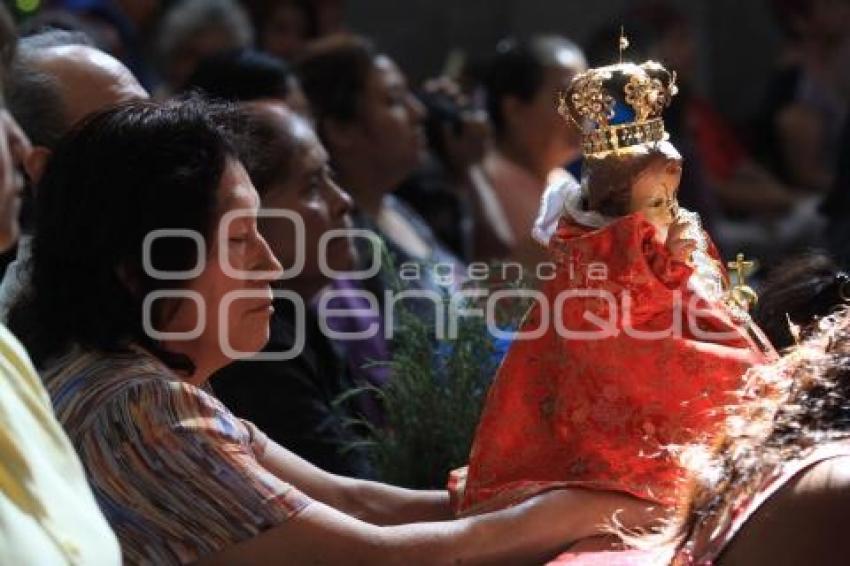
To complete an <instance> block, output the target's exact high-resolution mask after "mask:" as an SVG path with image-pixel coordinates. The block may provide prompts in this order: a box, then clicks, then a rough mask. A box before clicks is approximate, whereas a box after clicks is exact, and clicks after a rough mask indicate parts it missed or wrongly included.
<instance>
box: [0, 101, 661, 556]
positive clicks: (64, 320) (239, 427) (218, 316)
mask: <svg viewBox="0 0 850 566" xmlns="http://www.w3.org/2000/svg"><path fill="white" fill-rule="evenodd" d="M211 114H212V112H211V111H210V108H208V107H207V106H205V105H203V104H200V103H198V102H197V101H189V102H184V103H179V104H170V105H159V104H154V103H132V104H127V105H124V106H121V107H118V108H116V109H112V110H108V111H106V112H104V113H101V114H98V115H96V116H95V117H93V118H91V119H90V120H88V121H87V122H86V123H85V124H84V125H83V126H82V127H81V128H78V129H76V130H75V131H74V132H72V133H71V134H70V135H69V136H67V137H66V138H64V139H63V140H62V141H61V142H60V143H59V144H58V146H57V147H56V150H55V153H54V156H53V158H52V159H51V161H50V163H49V164H48V167H47V170H46V172H45V175H44V177H43V179H42V182H41V185H40V187H39V189H40V190H39V191H38V201H37V203H36V205H37V210H38V214H39V225H40V226H50V227H51V229H49V230H46V229H45V230H40V231H39V232H38V233H37V234H36V236H35V242H34V250H33V251H34V254H33V271H32V274H33V276H32V288H31V290H30V293H28V294H27V295H26V296H23V297H21V299H20V300H19V301H18V302H17V303H16V304H15V305H14V306H13V309H12V312H11V314H10V318H11V323H12V325H13V327H14V328H16V329H17V330H18V331H19V332H21V334H22V336H23V340H24V341H25V343H26V344H28V345H29V346H30V347H31V348H32V351H33V354H34V356H35V359H36V361H37V364H38V365H40V366H41V367H43V368H44V379H45V381H46V383H47V386H48V389H49V391H50V393H51V396H52V399H53V402H54V403H55V406H56V409H57V414H58V415H59V418H60V420H61V421H62V423H63V424H64V425H65V427H66V429H67V431H68V434H69V436H70V437H71V439H72V441H73V443H74V444H75V446H76V448H77V450H78V452H79V454H80V456H81V458H82V460H83V463H84V465H85V467H86V470H87V472H88V477H89V479H90V481H91V483H92V486H93V489H94V492H95V495H96V497H97V499H98V502H99V503H100V505H101V508H102V509H103V510H104V513H105V515H106V516H107V518H108V520H109V521H110V523H111V525H112V526H113V528H114V529H115V531H116V532H117V534H118V538H119V540H120V542H121V545H122V549H123V551H124V554H125V559H126V560H127V561H128V562H130V563H138V562H153V563H157V564H176V563H187V562H193V561H199V562H200V563H206V564H214V563H223V564H231V563H235V562H238V563H240V564H269V563H281V564H283V563H285V564H301V563H308V562H309V563H316V562H319V563H346V564H379V563H380V564H390V563H398V564H434V563H449V562H458V561H463V562H467V563H483V562H496V561H501V562H517V561H521V562H530V561H534V560H538V561H539V560H541V559H544V558H546V557H547V556H551V555H553V554H554V553H555V552H556V551H557V550H558V549H559V548H562V547H564V545H566V544H569V543H570V542H571V541H574V540H576V539H578V538H582V537H584V536H588V535H591V534H593V533H595V532H597V531H598V530H599V528H600V527H598V525H599V524H600V523H601V522H603V521H604V520H605V518H607V517H610V516H612V515H613V514H614V513H615V512H616V511H617V510H624V511H625V513H623V514H621V516H620V518H621V520H623V521H625V522H626V523H627V524H636V523H645V522H646V521H647V520H650V519H651V518H652V516H653V513H652V512H651V511H649V510H647V509H645V507H644V505H643V504H641V503H640V502H637V501H635V500H633V499H631V498H628V497H622V496H611V497H610V498H603V499H600V498H599V497H594V498H586V497H585V496H584V494H583V493H581V492H580V491H579V492H571V493H563V492H557V491H556V492H551V493H548V494H545V495H542V496H540V497H538V498H536V499H533V500H531V501H529V502H526V503H524V504H522V505H519V506H517V507H514V508H512V509H510V510H507V511H503V512H500V513H494V514H490V515H482V516H479V517H474V518H467V519H462V520H457V521H441V520H443V519H446V518H447V517H448V516H449V509H448V498H447V496H446V494H445V493H442V492H415V491H410V490H404V489H399V488H394V487H391V486H387V485H383V484H378V483H372V482H366V481H360V480H351V479H347V478H343V477H340V476H334V475H331V474H328V473H326V472H323V471H321V470H320V469H318V468H315V467H313V466H312V465H310V464H308V463H307V462H305V461H304V460H301V459H300V458H298V457H297V456H295V455H293V454H292V453H290V452H288V451H287V450H285V449H284V448H282V447H280V446H279V445H277V444H276V443H274V442H273V441H270V440H269V439H268V438H267V437H266V436H265V435H264V434H263V433H262V432H261V431H260V430H258V429H257V428H256V427H255V426H254V425H253V424H251V423H250V422H247V421H242V420H239V419H237V418H235V417H234V416H233V414H232V413H230V412H229V411H228V410H227V409H226V408H225V407H224V406H223V405H222V404H221V403H220V402H219V401H217V400H216V399H215V398H214V397H212V396H211V395H209V394H208V393H207V392H206V391H205V390H204V388H205V384H206V381H207V379H208V377H209V376H210V374H211V373H212V372H214V371H215V370H217V369H219V368H220V367H222V366H223V365H225V364H226V363H228V362H229V361H230V357H229V356H233V355H249V354H250V353H253V352H256V351H257V350H259V349H260V348H262V346H263V344H264V343H265V341H266V340H267V339H268V336H269V330H268V324H269V317H270V316H271V312H272V308H271V305H272V302H273V301H272V292H271V283H272V281H273V280H274V279H276V278H277V277H278V276H280V274H281V267H280V264H279V263H278V261H277V260H276V259H275V257H274V255H273V253H272V251H271V250H270V249H269V246H268V244H267V243H266V241H265V239H264V238H263V237H262V236H261V235H260V233H259V232H258V229H257V210H258V207H259V204H260V201H259V198H258V196H257V192H256V190H255V189H254V187H253V185H252V184H251V181H250V179H249V178H248V175H247V174H246V172H245V169H244V168H243V166H242V165H241V163H240V162H239V161H238V159H237V156H236V152H235V150H234V149H233V146H232V144H231V141H230V139H229V136H228V135H227V134H225V132H224V131H223V130H222V129H221V128H220V127H218V126H217V125H216V124H215V123H213V122H212V120H211V118H210V116H211ZM222 121H224V120H222ZM198 235H200V238H198V237H197V236H198ZM69 242H72V243H71V245H69ZM234 294H239V295H241V296H242V298H240V299H235V295H234ZM233 299H235V300H233ZM228 306H229V308H228ZM575 508H580V509H582V510H583V513H581V514H580V515H582V516H581V517H580V520H576V521H574V520H564V519H563V517H566V516H569V517H575V516H576V514H575V512H574V509H575ZM567 509H571V510H573V512H571V513H569V514H567V513H566V510H567ZM416 521H423V522H420V523H416V524H402V523H411V522H416ZM429 521H430V522H429ZM378 525H383V526H378ZM393 525H396V526H393Z"/></svg>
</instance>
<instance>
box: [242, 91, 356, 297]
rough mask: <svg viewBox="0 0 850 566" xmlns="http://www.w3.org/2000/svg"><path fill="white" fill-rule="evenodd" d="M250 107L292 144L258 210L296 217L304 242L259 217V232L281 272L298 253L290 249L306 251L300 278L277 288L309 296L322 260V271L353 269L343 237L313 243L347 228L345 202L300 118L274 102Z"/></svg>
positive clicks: (281, 224) (289, 227)
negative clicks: (281, 175) (283, 172)
mask: <svg viewBox="0 0 850 566" xmlns="http://www.w3.org/2000/svg"><path fill="white" fill-rule="evenodd" d="M255 107H257V109H258V111H259V112H261V113H262V115H263V118H264V119H267V120H274V121H276V123H277V124H278V126H279V127H280V128H286V129H287V130H288V131H286V132H282V133H285V135H286V136H287V137H288V138H291V139H294V142H295V144H296V150H295V153H294V156H293V157H292V158H291V160H290V163H289V164H288V170H289V174H288V175H287V177H286V179H284V180H282V181H279V182H277V183H275V184H273V185H272V186H270V187H268V188H267V189H266V191H264V194H263V197H262V206H263V209H264V210H276V209H283V210H288V211H291V212H294V213H296V214H297V215H298V216H299V217H300V218H301V220H302V221H303V222H304V241H303V242H299V241H298V240H297V237H296V234H295V229H294V226H293V224H292V222H291V221H290V220H287V219H285V218H271V217H269V218H262V219H261V220H260V232H261V233H262V234H263V236H265V238H266V240H267V241H268V242H269V245H270V246H271V248H272V250H273V251H274V254H275V256H277V258H278V259H279V260H280V262H281V263H282V264H283V266H284V269H286V268H287V267H288V266H291V265H293V263H294V261H295V253H296V251H299V250H296V246H297V245H303V246H306V249H304V250H300V251H302V252H303V253H304V267H303V269H302V270H301V272H300V274H298V275H297V276H296V277H294V278H292V279H287V280H285V281H284V283H283V284H284V286H286V287H291V288H293V289H295V290H297V291H299V292H301V293H303V294H305V295H307V296H308V297H309V296H311V295H312V294H314V293H315V292H317V291H318V290H319V289H320V288H321V287H322V286H323V285H324V284H326V283H327V277H326V276H325V275H324V274H322V272H321V270H320V268H319V265H320V263H319V261H320V258H321V257H322V256H324V260H325V262H326V264H327V266H328V267H329V268H330V269H333V270H335V271H347V270H350V269H351V268H352V267H353V265H354V247H353V245H352V240H351V237H350V236H349V235H348V234H344V235H343V236H341V237H337V238H334V239H332V240H330V241H329V242H328V244H327V246H323V247H322V248H319V247H318V243H319V239H320V238H321V236H322V235H323V234H325V233H327V232H328V231H329V230H345V229H349V228H351V218H350V216H349V213H350V212H351V206H352V204H351V197H349V196H348V193H346V192H345V191H344V190H342V189H341V188H340V187H339V186H338V185H337V184H336V182H334V180H333V176H332V173H331V169H330V165H329V163H328V154H327V152H326V151H325V148H324V147H322V144H321V143H320V142H319V139H318V138H317V137H316V134H315V133H314V132H313V129H312V128H311V127H310V125H309V124H308V123H307V122H306V121H305V120H304V119H302V118H300V117H298V116H295V115H293V114H292V112H290V111H289V110H287V108H286V107H285V106H284V105H283V104H280V103H276V102H260V103H256V104H255Z"/></svg>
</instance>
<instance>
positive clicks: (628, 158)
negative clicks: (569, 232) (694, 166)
mask: <svg viewBox="0 0 850 566" xmlns="http://www.w3.org/2000/svg"><path fill="white" fill-rule="evenodd" d="M681 163H682V159H681V158H679V157H673V156H671V155H669V154H667V153H665V152H664V151H662V150H661V148H659V147H658V146H655V145H653V146H652V147H650V149H649V151H648V152H646V153H619V154H616V153H610V154H608V155H606V156H604V157H586V158H585V161H584V169H583V171H582V185H583V186H584V187H585V189H586V194H585V203H584V204H585V208H587V209H588V210H594V211H596V212H599V213H601V214H604V215H605V216H625V215H626V214H628V213H629V207H630V205H631V198H632V185H633V184H634V182H635V181H636V180H637V178H638V177H639V176H640V174H641V173H643V172H644V171H646V170H647V169H649V168H650V167H654V166H659V167H663V166H669V165H672V164H675V165H678V166H681Z"/></svg>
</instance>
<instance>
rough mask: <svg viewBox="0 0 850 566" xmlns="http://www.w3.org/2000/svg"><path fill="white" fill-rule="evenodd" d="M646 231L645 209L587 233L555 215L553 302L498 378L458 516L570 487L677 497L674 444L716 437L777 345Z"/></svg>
mask: <svg viewBox="0 0 850 566" xmlns="http://www.w3.org/2000/svg"><path fill="white" fill-rule="evenodd" d="M654 235H655V229H654V228H653V226H652V225H651V224H649V223H648V222H647V221H646V220H645V219H644V218H643V217H642V216H641V215H640V214H633V215H629V216H625V217H622V218H619V219H617V220H616V221H614V222H613V223H611V224H609V225H608V226H606V227H604V228H601V229H596V230H592V229H588V228H586V227H583V226H580V225H578V224H576V223H574V222H571V221H570V220H568V219H566V218H562V219H561V221H560V224H559V227H558V230H557V232H556V233H555V235H554V236H553V238H552V240H551V242H550V249H551V253H552V257H553V260H554V261H555V263H556V265H557V270H556V273H555V276H554V278H553V279H552V280H550V281H548V282H546V283H545V285H544V286H543V288H542V289H541V290H542V292H543V294H544V295H545V297H546V299H547V301H546V302H548V305H543V304H542V302H537V303H536V304H535V305H534V306H533V307H532V308H531V309H530V311H529V312H528V314H527V315H526V318H525V320H524V321H523V323H522V325H521V327H520V330H521V331H523V332H526V331H533V330H535V329H538V328H541V327H542V328H544V331H542V333H541V334H540V335H539V336H538V337H535V338H530V339H529V338H525V339H517V340H516V341H515V342H514V343H513V344H512V346H511V348H510V350H509V352H508V354H507V356H506V357H505V360H504V361H503V363H502V365H501V367H500V369H499V371H498V373H497V375H496V378H495V381H494V383H493V385H492V387H491V390H490V392H489V394H488V399H487V402H486V405H485V408H484V411H483V415H482V418H481V421H480V423H479V426H478V429H477V432H476V437H475V440H474V443H473V447H472V451H471V455H470V459H469V466H468V469H467V468H464V469H461V470H457V471H455V472H453V474H452V477H451V478H450V481H449V489H450V491H451V492H452V496H453V501H454V502H455V504H456V510H457V511H458V513H460V514H470V513H478V512H483V511H489V510H493V509H498V508H502V507H506V506H510V505H512V504H515V503H518V502H519V501H522V500H524V499H527V498H528V497H530V496H532V495H534V494H536V493H539V492H542V491H545V490H548V489H552V488H556V487H567V486H576V487H587V488H594V489H604V490H617V491H623V492H626V493H630V494H633V495H635V496H637V497H641V498H645V499H649V500H654V501H658V502H661V503H672V502H673V501H674V500H675V498H676V493H677V490H678V489H680V488H681V487H683V486H682V485H681V484H682V479H683V471H682V469H681V468H680V466H679V465H678V463H677V461H676V458H675V450H674V448H673V447H675V446H679V445H683V444H685V443H691V442H694V441H698V440H699V441H704V442H711V439H712V437H713V436H714V435H715V434H716V432H717V430H718V427H719V424H720V422H721V419H722V418H723V416H724V407H726V406H727V405H730V404H733V403H734V401H735V392H736V390H737V389H738V387H739V384H740V378H741V376H742V374H743V373H744V372H745V371H746V370H747V368H748V367H750V366H751V365H753V364H756V363H761V362H764V361H767V360H768V359H769V358H771V357H772V356H775V353H774V352H773V351H772V349H770V348H769V346H768V350H769V351H768V352H764V351H763V348H762V347H759V346H758V345H757V344H756V342H755V341H754V340H753V338H752V336H751V335H750V331H748V328H747V327H746V326H744V325H741V324H739V323H737V322H735V321H734V320H732V319H731V318H730V316H729V314H728V313H727V311H726V309H725V308H724V307H723V306H721V305H719V304H710V303H708V302H706V301H705V300H703V299H701V298H700V297H699V296H697V295H696V294H695V293H694V292H693V291H691V290H689V289H688V285H687V282H688V278H689V277H690V275H691V272H692V269H691V268H690V267H689V266H688V265H686V264H684V263H681V262H677V261H674V260H673V259H672V258H671V257H670V255H669V253H668V252H667V249H666V248H665V247H664V246H663V245H662V244H660V243H658V242H657V241H656V239H655V236H654ZM711 251H712V253H713V254H714V256H715V257H716V251H715V250H714V249H713V246H712V250H711ZM603 276H604V277H603ZM680 305H682V306H681V307H680ZM547 308H548V309H550V312H549V313H547V312H545V310H546V309H547ZM550 315H551V316H550ZM558 317H561V321H560V322H557V321H556V320H555V319H557V318H558ZM547 319H549V322H550V323H549V324H546V323H547ZM676 320H681V324H680V325H679V327H677V326H676V323H675V321H676ZM601 329H602V330H601ZM671 329H672V331H671ZM752 331H754V332H756V333H758V330H757V329H753V330H752ZM579 332H584V333H588V334H587V335H586V336H580V335H579V334H577V333H579ZM765 343H766V340H765Z"/></svg>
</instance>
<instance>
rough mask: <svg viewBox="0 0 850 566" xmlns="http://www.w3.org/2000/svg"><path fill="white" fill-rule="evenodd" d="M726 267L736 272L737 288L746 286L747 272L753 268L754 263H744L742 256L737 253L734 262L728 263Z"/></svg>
mask: <svg viewBox="0 0 850 566" xmlns="http://www.w3.org/2000/svg"><path fill="white" fill-rule="evenodd" d="M726 265H727V266H728V267H729V269H731V270H733V271H735V272H736V275H737V276H738V286H744V285H746V284H747V281H746V277H747V271H748V270H750V269H752V268H753V266H755V262H753V261H744V254H742V253H739V254H738V255H737V256H736V257H735V261H730V262H729V263H728V264H726Z"/></svg>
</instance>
